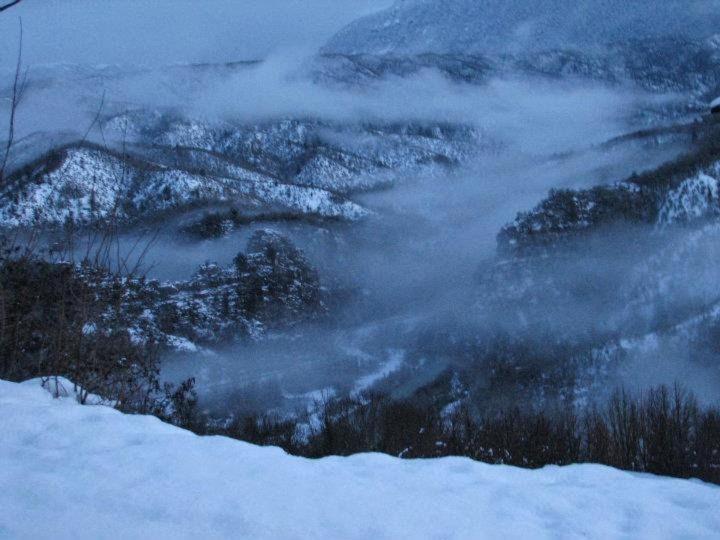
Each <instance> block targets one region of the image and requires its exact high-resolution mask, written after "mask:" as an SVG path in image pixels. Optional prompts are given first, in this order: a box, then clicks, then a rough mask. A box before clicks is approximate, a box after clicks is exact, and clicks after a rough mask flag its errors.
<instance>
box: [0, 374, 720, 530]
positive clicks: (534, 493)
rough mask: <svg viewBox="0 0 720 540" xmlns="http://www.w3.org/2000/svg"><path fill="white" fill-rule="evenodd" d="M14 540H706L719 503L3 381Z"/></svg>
mask: <svg viewBox="0 0 720 540" xmlns="http://www.w3.org/2000/svg"><path fill="white" fill-rule="evenodd" d="M0 427H1V428H2V432H3V444H2V445H0V462H2V463H3V466H2V467H1V468H0V487H2V489H0V537H3V538H38V537H43V536H45V535H47V534H48V531H50V530H51V534H52V537H53V538H78V535H80V536H82V537H85V538H118V537H122V538H149V537H155V538H198V537H202V538H346V539H351V538H358V539H359V538H458V539H459V538H472V539H478V538H498V537H503V538H549V537H558V536H560V537H564V538H575V537H583V538H619V537H632V538H652V539H657V538H678V537H683V538H701V537H706V538H707V537H711V536H713V535H714V534H715V533H716V532H717V531H718V529H719V528H720V516H719V515H718V514H717V513H716V512H713V508H715V507H716V506H717V502H718V500H720V489H719V488H718V487H716V486H711V485H709V484H703V483H701V482H697V481H685V480H675V479H668V478H662V477H654V476H650V475H639V474H631V473H624V472H620V471H617V470H614V469H610V468H607V467H601V466H595V465H585V466H571V467H564V468H559V467H548V468H545V469H542V470H537V471H529V470H522V469H515V468H511V467H504V466H489V465H485V464H481V463H476V462H473V461H470V460H468V459H461V458H449V459H443V460H433V461H425V460H418V461H401V460H398V459H396V458H391V457H387V456H381V455H373V454H366V455H358V456H354V457H351V458H327V459H322V460H318V461H309V460H304V459H299V458H294V457H290V456H288V455H286V454H284V453H283V452H282V451H281V450H279V449H276V448H260V447H255V446H251V445H248V444H245V443H241V442H237V441H233V440H231V439H226V438H222V437H205V438H203V437H197V436H195V435H192V434H191V433H189V432H187V431H183V430H180V429H178V428H175V427H172V426H170V425H167V424H163V423H162V422H160V421H159V420H158V419H156V418H153V417H146V416H131V415H123V414H121V413H119V412H117V411H115V410H113V409H111V408H109V407H104V406H101V405H96V406H81V405H78V404H77V403H76V402H75V400H74V399H73V398H70V397H66V398H62V399H53V398H52V397H51V395H50V394H49V393H48V392H46V391H45V390H43V389H42V388H41V387H40V385H39V383H38V382H37V381H34V382H33V381H31V382H28V383H23V384H13V383H8V382H5V381H0Z"/></svg>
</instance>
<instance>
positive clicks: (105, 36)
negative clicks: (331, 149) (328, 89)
mask: <svg viewBox="0 0 720 540" xmlns="http://www.w3.org/2000/svg"><path fill="white" fill-rule="evenodd" d="M390 3H391V1H390V0H24V2H23V3H22V4H21V5H20V6H18V7H16V8H13V9H12V10H9V11H7V12H5V13H3V14H2V15H0V67H5V68H6V67H7V66H8V64H11V63H12V62H13V58H14V55H15V51H16V47H17V35H18V31H17V27H18V17H22V20H23V26H24V33H25V59H26V63H27V64H31V65H32V64H45V63H57V62H73V63H91V64H100V63H133V64H137V63H142V64H159V63H163V64H164V63H175V62H198V61H225V60H237V59H247V58H256V57H259V56H264V55H265V54H267V53H268V52H270V51H273V50H278V49H290V50H293V51H295V52H297V51H298V50H299V49H307V50H308V51H310V50H313V49H317V48H318V47H319V46H320V45H321V44H322V43H323V42H324V41H325V40H326V39H327V38H328V37H330V36H331V35H332V34H333V33H334V32H335V31H336V30H338V29H339V28H341V27H342V26H343V25H345V24H347V23H348V22H350V21H352V20H353V19H355V18H357V17H359V16H362V15H365V14H367V13H370V12H372V11H374V10H377V9H380V8H382V7H384V6H386V5H388V4H390Z"/></svg>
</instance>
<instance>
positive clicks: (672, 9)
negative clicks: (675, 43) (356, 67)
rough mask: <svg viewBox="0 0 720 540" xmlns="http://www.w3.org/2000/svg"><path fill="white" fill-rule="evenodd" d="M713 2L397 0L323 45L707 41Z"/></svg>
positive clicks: (480, 49) (382, 49) (475, 46)
mask: <svg viewBox="0 0 720 540" xmlns="http://www.w3.org/2000/svg"><path fill="white" fill-rule="evenodd" d="M718 27H720V1H718V0H663V1H662V2H657V1H656V0H633V1H632V2H627V1H625V0H579V1H578V0H442V1H440V0H400V1H398V2H396V3H395V4H393V5H392V6H391V7H389V8H387V9H386V10H384V11H381V12H378V13H376V14H373V15H370V16H367V17H364V18H361V19H359V20H357V21H355V22H353V23H351V24H350V25H349V26H347V27H345V28H344V29H342V30H341V31H340V32H339V33H338V34H336V35H335V36H334V37H333V38H332V39H331V40H330V41H329V42H328V43H327V45H326V46H325V47H324V48H323V52H325V53H340V54H368V53H369V54H399V55H400V54H403V55H404V54H421V53H427V52H434V53H460V52H462V53H480V54H483V53H484V54H488V53H490V54H491V53H501V52H519V51H524V50H528V51H538V50H547V49H556V48H588V47H594V46H600V45H604V44H607V43H612V42H617V41H624V40H627V39H647V38H653V37H666V36H681V37H686V38H687V37H690V38H697V39H706V38H709V37H711V36H712V35H713V34H715V33H716V32H717V28H718Z"/></svg>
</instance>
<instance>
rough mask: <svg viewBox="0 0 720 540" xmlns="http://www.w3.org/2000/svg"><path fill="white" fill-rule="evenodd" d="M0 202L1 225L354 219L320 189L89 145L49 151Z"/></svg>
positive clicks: (354, 210)
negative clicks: (195, 216)
mask: <svg viewBox="0 0 720 540" xmlns="http://www.w3.org/2000/svg"><path fill="white" fill-rule="evenodd" d="M9 180H10V182H12V184H11V185H10V186H9V188H7V189H6V194H5V196H4V197H3V198H2V201H0V224H2V225H3V226H5V227H16V226H31V225H51V226H54V225H63V224H65V223H66V222H68V221H71V222H75V223H81V224H85V223H90V222H93V221H95V220H98V219H105V218H109V217H111V216H112V217H115V218H117V219H119V220H121V221H131V220H137V219H143V218H151V217H157V216H158V213H159V212H163V211H170V210H174V211H181V210H184V209H189V208H196V207H198V206H203V205H211V204H218V203H232V204H235V205H238V206H240V207H242V208H247V209H260V210H262V211H268V210H275V211H280V212H287V213H293V214H298V215H308V216H318V217H328V218H343V219H350V220H353V219H359V218H361V217H363V216H364V215H366V214H367V211H366V210H364V209H363V208H362V207H360V206H359V205H357V204H355V203H353V202H351V201H348V200H346V199H345V198H343V197H342V196H339V195H337V194H335V193H331V192H329V191H327V190H325V189H322V188H316V187H312V186H299V185H293V184H290V183H285V182H281V181H279V180H278V179H276V178H273V177H270V176H267V175H263V174H261V173H257V172H255V171H252V170H248V169H245V168H243V167H240V166H229V167H228V168H227V169H226V170H224V171H208V170H202V169H201V168H200V167H195V168H194V169H193V168H191V167H185V166H181V167H173V166H167V165H163V164H159V163H157V161H150V160H146V159H143V158H142V157H140V156H137V155H127V154H126V155H121V154H119V153H116V152H112V151H108V150H106V149H103V148H100V147H95V146H91V145H87V144H82V145H71V146H68V147H65V148H62V149H60V150H56V151H53V152H51V153H50V154H48V155H46V156H45V157H44V158H42V159H41V160H40V161H39V162H37V163H36V164H35V165H34V166H31V167H26V168H25V169H23V170H21V171H20V172H18V173H16V174H15V175H13V176H11V177H10V179H9Z"/></svg>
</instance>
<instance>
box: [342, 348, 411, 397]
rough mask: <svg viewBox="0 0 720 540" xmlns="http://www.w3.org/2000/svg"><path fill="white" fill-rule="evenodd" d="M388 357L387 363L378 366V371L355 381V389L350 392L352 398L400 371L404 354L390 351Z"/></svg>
mask: <svg viewBox="0 0 720 540" xmlns="http://www.w3.org/2000/svg"><path fill="white" fill-rule="evenodd" d="M388 356H389V358H388V361H387V362H385V363H384V364H383V365H382V366H380V369H378V370H377V371H373V372H372V373H369V374H368V375H365V376H364V377H361V378H360V379H358V380H357V382H356V383H355V388H354V389H353V391H352V395H353V396H358V395H360V394H362V393H363V392H365V391H366V390H369V389H370V388H372V387H373V386H374V385H375V384H377V383H378V382H380V381H381V380H383V379H384V378H386V377H388V376H389V375H391V374H393V373H395V372H396V371H397V370H399V369H400V367H401V366H402V364H403V361H404V360H405V353H404V352H403V351H399V350H390V351H388Z"/></svg>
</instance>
